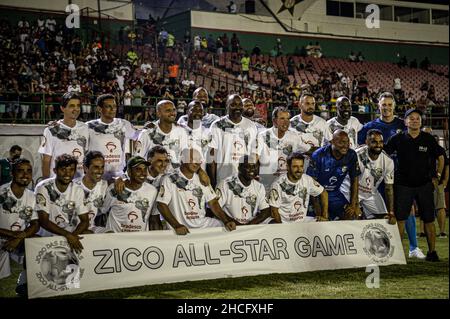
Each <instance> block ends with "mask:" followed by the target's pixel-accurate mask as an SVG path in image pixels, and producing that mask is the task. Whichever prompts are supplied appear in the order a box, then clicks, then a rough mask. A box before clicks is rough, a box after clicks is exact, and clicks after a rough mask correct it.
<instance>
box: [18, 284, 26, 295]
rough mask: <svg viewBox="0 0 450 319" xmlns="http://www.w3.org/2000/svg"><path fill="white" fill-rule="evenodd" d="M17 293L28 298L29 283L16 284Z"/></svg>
mask: <svg viewBox="0 0 450 319" xmlns="http://www.w3.org/2000/svg"><path fill="white" fill-rule="evenodd" d="M16 294H17V297H19V298H28V287H27V284H21V285H17V286H16Z"/></svg>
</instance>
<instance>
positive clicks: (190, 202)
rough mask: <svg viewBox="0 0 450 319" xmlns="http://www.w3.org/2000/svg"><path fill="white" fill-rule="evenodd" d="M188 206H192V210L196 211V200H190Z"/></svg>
mask: <svg viewBox="0 0 450 319" xmlns="http://www.w3.org/2000/svg"><path fill="white" fill-rule="evenodd" d="M188 205H189V206H191V209H194V207H195V202H194V200H193V199H189V200H188Z"/></svg>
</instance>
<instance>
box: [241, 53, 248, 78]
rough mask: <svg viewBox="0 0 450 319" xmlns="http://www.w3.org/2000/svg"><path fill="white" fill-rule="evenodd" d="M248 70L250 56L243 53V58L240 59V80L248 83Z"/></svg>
mask: <svg viewBox="0 0 450 319" xmlns="http://www.w3.org/2000/svg"><path fill="white" fill-rule="evenodd" d="M249 70H250V56H249V55H248V53H247V52H245V54H244V56H243V57H242V59H241V71H242V80H243V81H248V73H249Z"/></svg>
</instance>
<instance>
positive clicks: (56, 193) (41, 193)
mask: <svg viewBox="0 0 450 319" xmlns="http://www.w3.org/2000/svg"><path fill="white" fill-rule="evenodd" d="M77 164H78V159H77V158H75V157H74V156H72V155H69V154H62V155H59V156H58V157H57V158H56V159H55V168H54V169H53V170H54V173H55V174H56V176H55V177H52V178H48V179H46V180H43V181H41V182H40V183H39V184H38V185H37V186H36V190H35V195H36V211H37V213H38V216H39V224H40V225H41V227H42V228H44V229H45V230H47V231H48V232H50V233H49V234H48V233H46V234H45V235H50V236H52V235H60V236H63V237H66V239H67V242H68V244H69V246H70V247H71V248H72V250H73V251H75V252H76V253H79V252H81V250H82V249H83V245H82V244H81V242H80V240H81V239H82V237H80V236H79V235H80V234H82V233H85V231H86V230H87V229H88V227H89V215H88V213H89V209H88V208H87V207H86V206H85V205H84V191H83V189H82V188H81V186H79V185H77V184H75V183H73V177H74V175H75V172H76V169H77Z"/></svg>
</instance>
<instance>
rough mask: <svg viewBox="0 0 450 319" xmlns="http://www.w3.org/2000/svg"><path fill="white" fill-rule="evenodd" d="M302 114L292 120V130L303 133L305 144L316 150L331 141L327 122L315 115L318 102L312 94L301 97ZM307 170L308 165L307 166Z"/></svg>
mask: <svg viewBox="0 0 450 319" xmlns="http://www.w3.org/2000/svg"><path fill="white" fill-rule="evenodd" d="M299 108H300V114H299V115H296V116H294V117H293V118H291V120H290V122H291V128H293V129H295V130H296V131H298V132H300V133H301V137H302V140H303V142H304V143H306V144H309V145H311V146H312V147H314V148H315V149H317V148H319V147H322V146H324V145H325V144H326V141H328V140H330V139H331V138H330V133H329V130H328V126H327V122H326V121H325V120H324V119H323V118H321V117H319V116H317V115H314V111H315V109H316V101H315V99H314V95H312V94H311V93H304V94H302V96H301V97H300V103H299ZM305 169H306V165H305Z"/></svg>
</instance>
